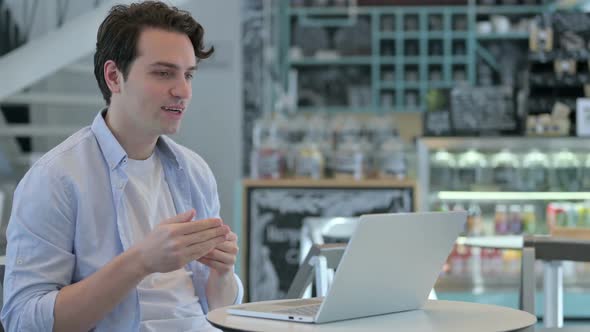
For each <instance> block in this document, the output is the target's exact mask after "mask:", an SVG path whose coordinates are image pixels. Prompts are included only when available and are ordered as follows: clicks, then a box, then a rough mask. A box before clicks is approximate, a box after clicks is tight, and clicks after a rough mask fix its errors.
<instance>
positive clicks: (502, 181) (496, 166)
mask: <svg viewBox="0 0 590 332" xmlns="http://www.w3.org/2000/svg"><path fill="white" fill-rule="evenodd" d="M490 164H491V169H492V174H493V182H494V184H495V185H497V186H499V187H500V188H501V189H505V190H518V189H519V183H518V182H519V176H518V173H519V171H520V163H519V161H518V157H517V156H516V154H514V153H512V152H510V150H508V149H502V151H500V152H499V153H497V154H495V155H493V156H492V158H491V161H490Z"/></svg>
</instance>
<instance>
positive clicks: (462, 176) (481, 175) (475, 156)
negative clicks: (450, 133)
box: [453, 149, 488, 189]
mask: <svg viewBox="0 0 590 332" xmlns="http://www.w3.org/2000/svg"><path fill="white" fill-rule="evenodd" d="M487 168H488V162H487V160H486V158H485V156H484V155H483V154H482V153H480V152H478V151H476V150H475V149H470V150H468V151H467V152H465V153H463V154H461V155H459V158H458V160H457V177H456V178H455V180H456V182H455V186H453V187H454V188H467V189H471V188H473V187H474V186H475V187H477V186H480V185H483V184H485V174H486V171H487Z"/></svg>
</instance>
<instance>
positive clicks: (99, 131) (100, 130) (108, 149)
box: [91, 108, 181, 170]
mask: <svg viewBox="0 0 590 332" xmlns="http://www.w3.org/2000/svg"><path fill="white" fill-rule="evenodd" d="M107 110H108V108H104V109H102V110H101V111H100V112H98V114H97V115H96V117H95V118H94V121H93V122H92V126H91V130H92V132H93V133H94V136H96V140H97V141H98V145H99V146H100V149H101V151H102V154H103V156H104V158H105V160H106V161H107V163H108V164H109V168H110V169H111V170H114V169H115V168H117V166H119V164H121V162H122V161H123V160H126V159H127V152H125V149H123V147H122V146H121V144H120V143H119V141H118V140H117V138H116V137H115V136H114V135H113V133H112V132H111V129H110V128H109V127H108V126H107V123H106V121H105V119H104V117H105V116H106V114H107ZM156 150H159V152H161V156H162V157H164V158H166V159H168V160H171V161H172V162H173V163H174V165H175V166H176V167H177V168H179V169H180V168H181V167H180V163H179V161H178V156H177V154H176V152H175V151H174V149H172V147H171V146H170V143H169V142H168V138H166V137H165V136H160V137H159V138H158V141H157V142H156Z"/></svg>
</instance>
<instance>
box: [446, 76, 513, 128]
mask: <svg viewBox="0 0 590 332" xmlns="http://www.w3.org/2000/svg"><path fill="white" fill-rule="evenodd" d="M451 124H452V127H453V131H454V133H455V134H457V135H461V134H464V135H481V134H491V133H505V134H508V133H515V132H516V131H517V129H518V119H517V115H516V108H515V105H514V97H513V90H512V88H511V87H505V86H500V87H470V86H462V87H456V88H454V89H453V90H452V92H451Z"/></svg>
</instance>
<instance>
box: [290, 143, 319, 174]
mask: <svg viewBox="0 0 590 332" xmlns="http://www.w3.org/2000/svg"><path fill="white" fill-rule="evenodd" d="M323 176H324V156H323V155H322V152H321V151H320V148H319V147H318V145H317V144H316V143H314V142H312V141H304V142H303V143H301V144H300V145H299V148H298V149H297V155H296V157H295V177H298V178H311V179H320V178H322V177H323Z"/></svg>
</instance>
